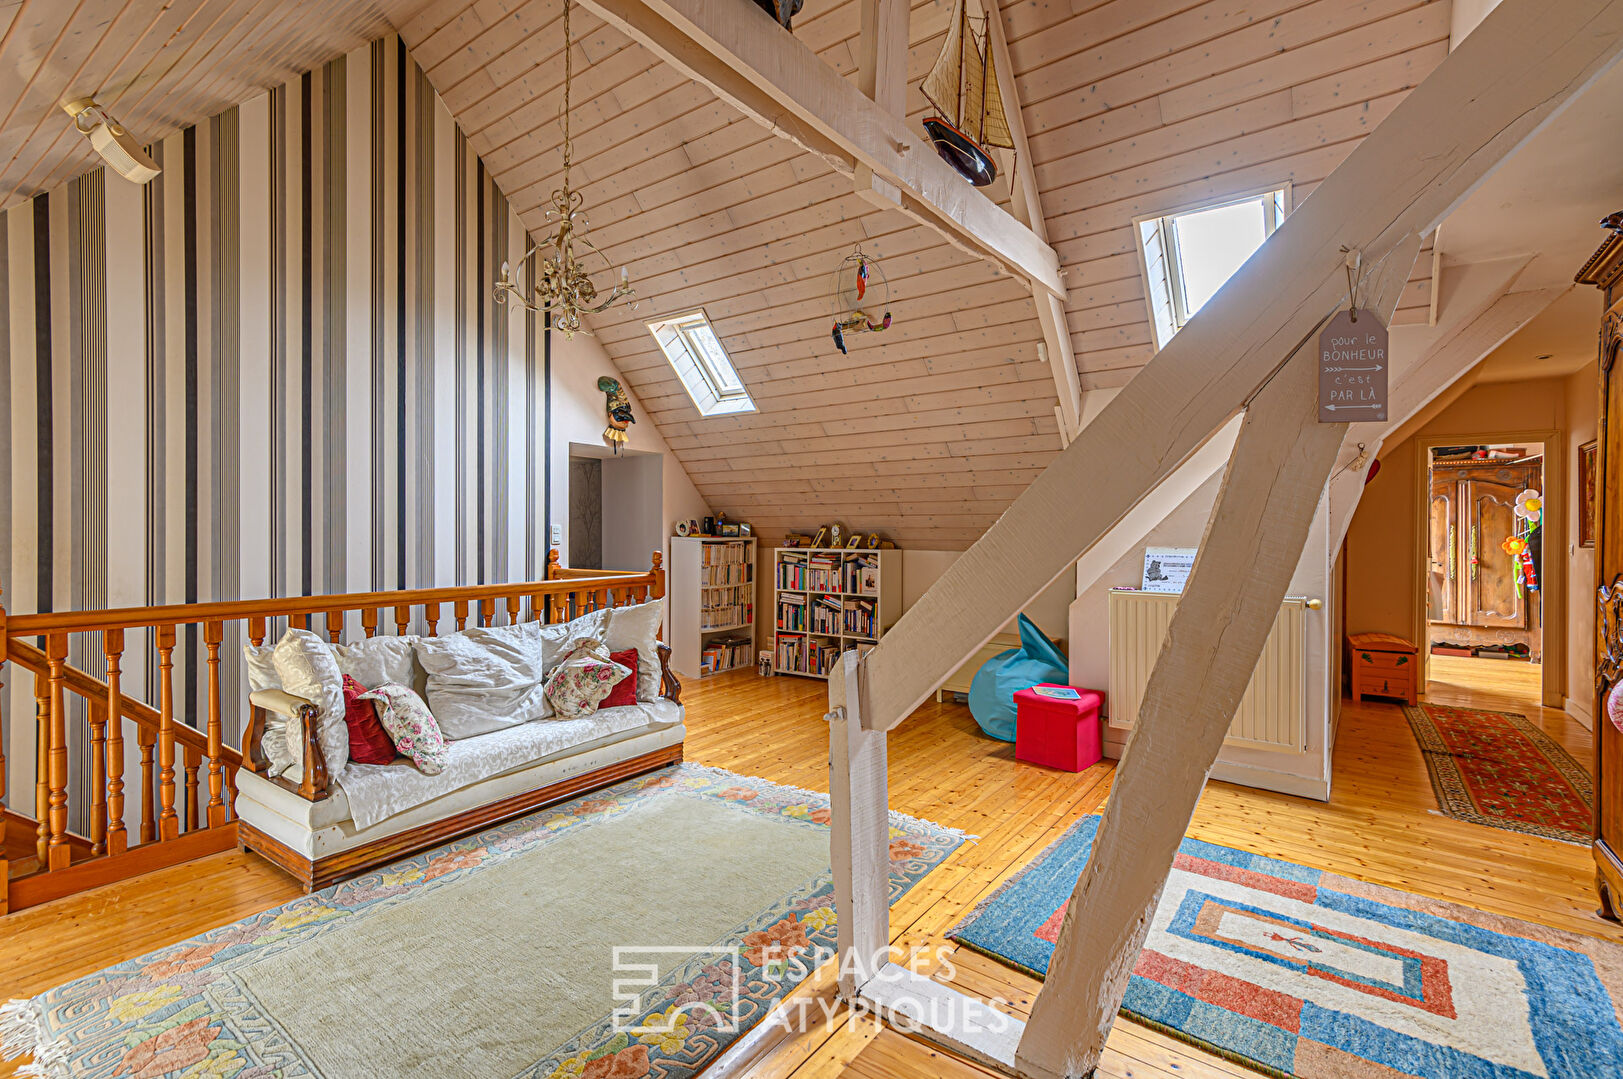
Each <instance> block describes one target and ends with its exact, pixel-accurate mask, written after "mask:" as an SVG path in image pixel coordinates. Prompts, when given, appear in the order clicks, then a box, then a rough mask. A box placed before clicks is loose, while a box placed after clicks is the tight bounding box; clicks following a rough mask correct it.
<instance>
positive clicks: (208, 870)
mask: <svg viewBox="0 0 1623 1079" xmlns="http://www.w3.org/2000/svg"><path fill="white" fill-rule="evenodd" d="M1439 658H1441V657H1439ZM1485 665H1486V666H1485ZM1432 674H1433V676H1434V677H1435V678H1436V679H1438V680H1437V681H1435V682H1434V683H1432V685H1431V686H1430V687H1428V688H1429V690H1430V692H1429V694H1428V698H1429V699H1432V700H1436V701H1438V702H1439V703H1451V704H1466V705H1472V706H1476V707H1484V708H1495V709H1500V710H1504V711H1514V712H1520V713H1522V714H1524V715H1526V716H1528V717H1529V718H1530V719H1533V720H1535V721H1536V722H1538V723H1540V724H1541V726H1543V727H1544V729H1545V730H1546V731H1548V732H1549V733H1550V734H1551V735H1552V736H1553V737H1554V738H1556V740H1557V741H1559V742H1560V743H1561V744H1562V745H1564V746H1565V747H1566V748H1567V749H1568V750H1569V752H1571V753H1572V754H1573V755H1574V756H1575V757H1577V758H1578V759H1579V760H1580V761H1583V762H1585V763H1586V764H1587V763H1588V761H1589V752H1590V750H1589V745H1590V743H1589V735H1588V732H1587V731H1585V730H1584V728H1583V727H1581V726H1580V725H1579V724H1578V723H1576V722H1575V721H1574V720H1573V719H1571V717H1569V716H1567V715H1565V714H1564V713H1562V712H1557V711H1554V710H1551V709H1544V708H1540V707H1539V706H1538V705H1537V703H1536V701H1537V693H1538V668H1537V667H1536V666H1533V665H1530V664H1525V663H1522V664H1511V663H1509V662H1508V661H1503V662H1492V661H1476V662H1475V663H1470V662H1467V663H1465V664H1463V665H1462V664H1461V662H1460V661H1454V662H1453V663H1439V662H1437V660H1435V659H1434V661H1433V667H1432ZM685 688H686V692H685V694H684V696H685V697H686V698H687V702H688V726H689V735H688V741H687V747H686V754H687V759H688V760H691V761H698V762H701V763H705V764H713V765H717V766H720V767H723V768H729V769H732V770H733V771H737V772H743V773H747V774H751V775H758V776H764V777H766V778H769V779H773V780H776V781H778V782H781V783H789V784H794V785H796V786H802V787H811V788H815V789H819V790H827V789H828V774H827V771H828V764H827V751H828V728H827V725H826V724H825V723H824V721H823V719H822V712H823V710H824V700H825V697H824V694H825V687H824V685H823V683H822V682H818V681H813V680H808V679H797V678H787V677H780V678H773V679H761V678H758V677H756V676H755V675H754V674H753V673H752V672H747V671H744V672H735V673H732V674H728V675H723V676H721V677H719V678H715V679H711V680H707V681H704V682H699V683H695V684H692V685H690V686H688V687H685ZM1111 772H1112V768H1111V766H1110V764H1109V763H1104V764H1100V765H1097V766H1095V767H1093V768H1091V769H1089V770H1088V771H1086V772H1083V773H1081V774H1079V775H1070V774H1066V773H1061V772H1053V771H1050V770H1047V769H1043V768H1038V767H1034V766H1031V765H1027V764H1023V763H1019V762H1016V761H1015V760H1014V752H1013V747H1012V746H1010V745H1007V744H1005V743H1001V742H994V741H991V740H989V739H986V738H984V737H982V736H981V735H980V733H979V730H978V728H977V727H976V726H975V723H974V721H973V720H972V719H971V718H970V715H969V711H968V709H967V708H966V707H964V706H963V705H959V704H951V703H948V704H937V703H934V702H931V703H928V704H926V705H924V706H923V707H921V708H920V709H919V710H918V711H917V712H915V713H914V714H913V716H912V717H911V718H910V719H909V720H908V721H907V722H906V723H904V724H903V725H902V726H901V727H899V728H898V729H897V730H895V731H893V732H892V735H891V739H890V782H891V806H892V807H893V808H895V809H900V810H902V811H904V812H907V813H911V814H914V815H915V816H920V817H924V818H927V819H929V820H933V821H936V822H938V823H941V824H945V825H950V826H953V827H958V828H963V829H965V830H967V831H969V832H971V833H973V834H975V835H978V836H979V837H980V839H979V841H978V842H975V843H968V844H965V845H964V846H963V847H961V848H960V849H959V850H958V851H957V852H955V854H954V855H953V857H952V858H950V859H949V860H948V861H947V862H946V863H944V864H943V865H942V866H941V867H940V868H939V869H937V870H936V871H935V872H934V873H932V874H930V875H929V876H928V877H926V878H925V879H924V881H923V882H922V883H921V884H920V885H919V886H918V887H916V888H914V889H913V891H911V892H910V893H908V894H907V895H906V896H905V897H903V899H902V900H901V901H900V902H899V903H897V905H896V906H895V907H894V908H893V910H892V913H891V928H892V932H893V934H894V936H895V938H896V940H897V943H898V944H901V945H903V946H904V947H906V946H914V945H917V946H920V947H924V948H934V947H936V946H938V945H941V944H943V943H944V934H945V932H946V931H947V930H948V929H949V928H950V927H951V926H952V925H953V924H954V923H956V922H957V921H958V919H959V918H961V917H962V916H963V914H964V913H965V912H966V911H967V910H968V909H969V908H970V907H972V906H973V905H974V904H975V902H976V901H977V900H978V899H979V898H981V897H982V896H984V895H985V894H986V892H987V891H988V890H989V889H991V888H993V887H995V886H996V885H997V883H998V882H999V881H1001V880H1002V879H1004V878H1005V877H1007V876H1008V875H1009V874H1010V873H1011V872H1012V871H1014V870H1016V869H1018V868H1019V867H1020V866H1022V865H1024V864H1025V863H1026V862H1027V861H1028V860H1030V859H1031V858H1032V857H1033V856H1035V855H1036V854H1037V853H1038V852H1040V851H1041V850H1042V849H1043V848H1044V847H1045V846H1047V844H1048V843H1050V842H1051V841H1052V840H1053V839H1054V838H1056V837H1057V836H1058V834H1059V833H1060V832H1061V831H1062V830H1063V829H1064V828H1065V827H1066V826H1067V825H1068V824H1070V823H1071V822H1072V821H1074V820H1075V819H1076V818H1077V817H1078V816H1080V815H1082V814H1085V813H1090V812H1094V811H1096V810H1097V809H1098V808H1099V806H1100V805H1101V804H1102V803H1103V801H1104V799H1105V796H1106V795H1107V794H1108V792H1109V786H1110V776H1111ZM1190 834H1191V835H1194V836H1197V837H1199V838H1201V839H1205V840H1209V841H1211V842H1214V843H1223V844H1227V845H1230V846H1235V847H1242V848H1244V849H1246V850H1251V851H1256V852H1257V853H1260V854H1266V855H1272V856H1274V857H1280V858H1287V859H1290V860H1293V861H1297V862H1301V863H1304V864H1308V865H1313V866H1318V867H1320V868H1323V869H1328V870H1332V871H1334V872H1337V873H1342V874H1345V875H1347V876H1350V877H1357V878H1359V879H1362V880H1368V881H1373V882H1375V883H1379V884H1385V885H1388V886H1390V887H1395V888H1401V889H1404V890H1407V891H1411V892H1416V893H1419V894H1421V895H1427V896H1432V897H1435V898H1439V899H1446V900H1449V901H1452V902H1455V903H1461V904H1464V905H1466V906H1471V907H1476V908H1479V909H1481V910H1486V911H1491V912H1494V913H1498V914H1506V915H1510V916H1512V917H1517V918H1524V919H1527V920H1530V921H1535V922H1540V923H1543V924H1546V925H1551V926H1556V927H1559V928H1562V929H1569V930H1574V931H1577V932H1580V933H1589V934H1593V935H1597V936H1602V937H1606V938H1609V939H1612V940H1617V941H1620V942H1623V931H1619V929H1618V927H1616V926H1613V925H1609V924H1608V923H1605V922H1602V921H1600V920H1599V919H1598V918H1596V917H1595V916H1594V908H1595V894H1594V889H1593V877H1594V871H1593V869H1592V863H1591V862H1590V856H1589V852H1588V850H1587V849H1586V848H1583V847H1579V846H1574V845H1571V844H1565V843H1559V842H1555V841H1553V840H1547V839H1540V838H1537V837H1534V836H1525V835H1519V834H1517V833H1513V832H1506V831H1501V830H1498V829H1494V828H1486V827H1482V826H1480V825H1473V824H1466V823H1463V822H1460V821H1455V820H1452V819H1450V818H1448V817H1444V816H1441V815H1440V814H1438V813H1437V812H1436V802H1435V800H1434V799H1433V797H1432V793H1431V786H1430V783H1429V781H1428V779H1427V776H1426V770H1425V765H1424V764H1423V763H1422V761H1421V757H1420V750H1419V747H1418V746H1417V745H1416V744H1415V741H1414V738H1413V736H1412V735H1411V734H1410V732H1409V728H1408V724H1407V723H1406V722H1405V720H1404V718H1403V715H1402V711H1401V709H1399V707H1398V706H1397V705H1395V704H1388V703H1384V702H1378V701H1366V702H1364V703H1363V704H1361V705H1353V704H1351V703H1350V702H1349V703H1346V704H1345V705H1344V707H1343V711H1342V716H1341V722H1340V733H1339V736H1338V738H1337V743H1336V753H1335V782H1334V795H1333V797H1332V799H1331V801H1330V802H1329V803H1328V804H1326V803H1320V802H1313V801H1308V800H1306V799H1302V798H1294V797H1289V796H1285V795H1274V794H1267V793H1263V792H1259V791H1253V790H1248V789H1246V788H1241V787H1235V786H1231V785H1228V784H1222V783H1214V784H1211V785H1210V786H1209V787H1208V789H1207V791H1206V793H1205V795H1204V797H1203V798H1202V799H1201V803H1200V807H1199V809H1198V810H1197V812H1196V815H1195V821H1194V824H1193V826H1192V827H1191V829H1190ZM298 894H299V890H298V886H297V885H296V884H295V883H294V881H293V880H292V878H290V877H287V876H285V875H284V874H282V873H281V871H279V870H277V869H275V868H274V867H272V866H271V865H270V864H269V863H267V862H265V861H263V860H261V859H260V858H258V857H257V856H254V855H245V854H240V853H230V854H222V855H215V856H212V857H209V858H205V859H202V860H199V861H197V862H193V863H190V864H188V865H183V866H177V867H174V868H172V869H168V870H164V871H162V872H159V873H154V874H150V875H149V876H146V877H142V878H138V879H136V880H131V881H125V882H121V883H119V884H115V885H111V886H109V887H106V888H102V889H99V890H97V891H94V892H88V893H85V894H83V895H79V896H74V897H70V898H68V899H64V900H60V901H57V902H54V903H49V904H46V905H43V906H40V907H35V908H33V909H30V910H26V911H23V912H21V913H19V914H14V915H10V916H8V917H5V918H0V1000H4V999H7V998H11V997H19V996H28V995H32V994H35V993H38V992H41V991H43V990H45V989H48V988H50V987H51V986H53V985H57V984H60V983H62V982H64V981H68V980H71V979H72V978H75V977H78V976H80V975H83V974H87V973H90V972H92V971H95V970H98V969H100V968H102V967H104V966H107V965H109V964H111V963H115V962H118V961H120V960H123V959H127V958H130V957H133V956H135V955H139V954H142V953H144V952H147V951H150V950H152V949H153V948H156V947H159V946H161V945H163V944H167V943H170V942H173V941H176V940H182V939H185V938H186V937H189V936H192V935H194V934H196V933H199V932H202V931H204V930H206V929H210V928H213V927H215V926H218V925H222V924H225V923H228V922H231V921H234V920H236V919H238V918H242V917H246V916H247V915H250V914H253V913H256V912H258V911H261V910H265V909H266V908H268V907H271V906H275V905H276V904H278V903H282V902H285V901H287V900H289V899H291V898H293V897H294V896H296V895H298ZM948 961H950V962H951V963H952V964H953V965H954V966H955V967H956V983H957V984H958V986H959V987H960V988H961V989H964V990H965V991H970V992H977V993H980V994H981V995H983V996H986V997H1001V998H1003V999H1005V1000H1007V1001H1008V1002H1009V1007H1010V1009H1011V1010H1013V1011H1015V1012H1017V1013H1024V1012H1025V1011H1026V1009H1027V1008H1029V1006H1030V1003H1031V999H1032V996H1033V994H1034V993H1035V991H1036V989H1037V983H1036V982H1035V981H1033V980H1032V979H1029V978H1026V977H1024V976H1022V975H1020V974H1017V973H1015V972H1014V971H1012V970H1009V969H1007V968H1005V967H1003V966H1002V965H1001V964H999V963H997V962H995V961H993V960H990V959H987V958H985V957H982V956H979V955H975V954H973V953H971V952H968V951H967V950H962V949H960V950H956V951H950V954H949V955H948ZM802 992H803V993H806V994H809V995H815V996H820V997H822V998H823V999H824V1000H827V999H830V997H831V993H832V980H831V979H830V978H828V976H827V974H826V972H820V974H819V975H818V976H814V978H813V979H812V980H811V982H810V983H808V984H807V985H806V986H804V987H803V988H802ZM808 1014H816V1012H815V1009H814V1010H812V1011H809V1012H808ZM836 1014H838V1013H836ZM814 1026H815V1030H814V1031H813V1032H810V1033H797V1034H792V1035H787V1036H778V1037H774V1038H772V1039H768V1040H767V1041H766V1044H765V1045H764V1046H762V1047H759V1048H758V1049H757V1051H755V1052H753V1053H751V1054H749V1057H748V1059H747V1060H736V1061H731V1060H727V1059H725V1058H724V1060H723V1061H722V1063H721V1065H720V1066H719V1067H718V1069H717V1071H718V1072H719V1073H723V1074H725V1075H728V1076H735V1075H749V1076H752V1077H757V1079H788V1077H794V1079H833V1077H838V1076H850V1077H853V1079H893V1077H897V1076H904V1075H905V1076H916V1075H932V1076H943V1077H952V1079H968V1077H971V1076H978V1075H984V1074H987V1073H985V1072H984V1071H983V1070H982V1069H979V1068H977V1067H975V1066H973V1065H970V1064H967V1063H964V1062H962V1061H957V1060H953V1059H949V1058H946V1057H943V1056H942V1055H941V1054H940V1053H939V1052H938V1051H936V1050H934V1049H932V1048H930V1047H929V1046H927V1045H925V1044H924V1043H922V1042H919V1041H916V1040H914V1039H912V1038H910V1037H907V1036H906V1035H904V1034H901V1033H897V1032H895V1031H893V1030H889V1029H883V1028H881V1027H879V1026H878V1025H876V1024H875V1023H874V1022H873V1021H872V1020H871V1019H868V1018H865V1017H854V1018H849V1019H848V1021H842V1022H840V1023H838V1024H837V1025H836V1026H835V1029H833V1030H832V1031H829V1030H825V1029H824V1027H823V1025H822V1024H820V1023H819V1024H814ZM13 1068H14V1065H8V1064H0V1076H7V1075H10V1074H12V1069H13ZM1100 1074H1101V1075H1102V1076H1108V1077H1111V1079H1126V1077H1128V1076H1132V1077H1135V1079H1147V1077H1163V1079H1164V1077H1171V1076H1179V1077H1182V1079H1234V1077H1236V1076H1246V1075H1250V1074H1254V1073H1251V1072H1248V1071H1247V1070H1246V1069H1245V1068H1243V1067H1241V1066H1240V1065H1237V1064H1233V1063H1230V1062H1228V1061H1224V1060H1220V1059H1218V1058H1216V1057H1213V1056H1210V1055H1209V1054H1205V1053H1202V1052H1200V1051H1198V1050H1195V1049H1193V1048H1191V1047H1189V1046H1187V1045H1184V1044H1183V1043H1181V1042H1178V1041H1177V1040H1175V1039H1172V1038H1169V1037H1167V1036H1165V1035H1162V1034H1158V1033H1156V1032H1154V1031H1150V1030H1147V1029H1145V1028H1143V1027H1140V1026H1137V1025H1135V1024H1133V1023H1130V1022H1126V1021H1123V1022H1120V1023H1118V1024H1117V1025H1116V1028H1115V1030H1114V1031H1113V1032H1112V1034H1111V1037H1110V1042H1109V1045H1108V1047H1107V1050H1106V1053H1105V1057H1104V1059H1103V1061H1102V1062H1101V1065H1100Z"/></svg>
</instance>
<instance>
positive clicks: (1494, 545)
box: [1461, 479, 1527, 629]
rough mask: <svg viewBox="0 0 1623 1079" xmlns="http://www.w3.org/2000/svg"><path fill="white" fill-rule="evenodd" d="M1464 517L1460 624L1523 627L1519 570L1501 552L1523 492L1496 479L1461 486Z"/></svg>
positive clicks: (1524, 614) (1524, 613)
mask: <svg viewBox="0 0 1623 1079" xmlns="http://www.w3.org/2000/svg"><path fill="white" fill-rule="evenodd" d="M1461 490H1462V491H1463V492H1464V498H1463V501H1464V503H1465V516H1466V537H1467V538H1466V544H1467V551H1466V561H1467V565H1466V576H1465V578H1464V580H1465V586H1464V588H1463V589H1462V590H1461V591H1462V592H1463V599H1464V606H1465V621H1466V622H1467V623H1469V624H1471V625H1473V626H1492V627H1495V628H1503V629H1525V628H1526V626H1527V604H1526V602H1525V600H1524V597H1523V593H1522V590H1521V589H1520V588H1518V587H1517V586H1516V585H1517V581H1518V580H1519V579H1520V577H1521V567H1520V566H1518V565H1517V564H1516V559H1515V558H1513V557H1512V556H1511V555H1508V554H1506V553H1505V550H1504V548H1503V547H1502V546H1500V545H1501V544H1502V543H1504V541H1505V539H1506V538H1507V537H1509V536H1512V535H1515V534H1516V532H1517V527H1516V526H1517V525H1518V524H1520V522H1519V521H1518V520H1517V519H1516V496H1517V495H1519V494H1521V492H1522V488H1521V487H1519V486H1515V485H1514V484H1507V483H1499V482H1497V481H1495V480H1482V479H1473V480H1467V481H1466V482H1465V483H1463V484H1461Z"/></svg>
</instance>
